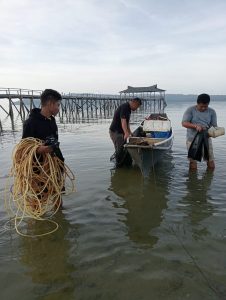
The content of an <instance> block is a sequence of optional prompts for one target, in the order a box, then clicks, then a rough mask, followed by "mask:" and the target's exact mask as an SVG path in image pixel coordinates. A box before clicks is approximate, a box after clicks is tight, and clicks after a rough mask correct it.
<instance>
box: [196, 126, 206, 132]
mask: <svg viewBox="0 0 226 300" xmlns="http://www.w3.org/2000/svg"><path fill="white" fill-rule="evenodd" d="M195 129H196V130H197V131H198V132H201V131H203V130H204V128H203V127H202V126H201V125H195Z"/></svg>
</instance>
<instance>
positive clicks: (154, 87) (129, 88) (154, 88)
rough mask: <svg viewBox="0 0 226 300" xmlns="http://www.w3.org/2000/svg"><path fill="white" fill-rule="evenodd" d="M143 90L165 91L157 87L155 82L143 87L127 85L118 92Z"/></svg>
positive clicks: (141, 91)
mask: <svg viewBox="0 0 226 300" xmlns="http://www.w3.org/2000/svg"><path fill="white" fill-rule="evenodd" d="M143 92H165V90H162V89H159V88H158V87H157V84H155V85H151V86H145V87H133V86H128V88H127V89H126V90H123V91H121V92H120V93H143Z"/></svg>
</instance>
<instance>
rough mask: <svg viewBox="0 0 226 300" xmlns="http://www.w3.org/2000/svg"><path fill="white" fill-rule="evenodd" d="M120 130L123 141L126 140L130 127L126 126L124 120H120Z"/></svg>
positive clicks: (129, 133)
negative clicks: (121, 130) (122, 134)
mask: <svg viewBox="0 0 226 300" xmlns="http://www.w3.org/2000/svg"><path fill="white" fill-rule="evenodd" d="M121 124H122V129H123V132H124V140H126V139H127V138H128V137H129V136H130V135H131V131H130V127H129V126H128V125H127V122H126V119H121Z"/></svg>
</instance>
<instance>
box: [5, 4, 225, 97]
mask: <svg viewBox="0 0 226 300" xmlns="http://www.w3.org/2000/svg"><path fill="white" fill-rule="evenodd" d="M0 9H1V18H0V40H1V44H0V64H1V69H0V85H5V86H13V85H14V86H19V85H21V87H26V88H28V87H29V86H31V87H32V88H36V86H35V85H36V84H37V88H41V86H42V85H43V86H45V85H46V84H48V85H49V86H51V85H53V86H55V85H58V86H59V87H60V88H61V89H62V90H63V89H64V88H65V89H66V90H70V89H71V90H74V87H76V88H78V89H79V90H80V91H81V89H83V88H84V91H85V92H86V91H87V90H88V89H90V88H93V89H94V90H98V91H99V90H101V89H103V90H104V91H105V92H107V91H108V90H109V92H113V91H114V90H115V91H118V90H120V89H123V88H124V85H127V84H128V85H145V84H147V85H150V84H153V83H158V82H159V83H161V82H163V83H164V84H165V83H166V85H167V88H170V89H173V92H175V91H179V90H180V89H181V92H182V91H183V90H184V92H186V90H187V89H188V88H189V91H188V92H192V89H198V88H199V84H201V82H204V80H203V78H205V82H206V85H207V86H209V87H210V86H212V85H213V84H215V85H216V86H217V87H218V88H219V89H221V92H222V91H223V90H224V89H225V87H224V82H223V78H224V71H223V69H224V68H225V64H226V58H225V55H224V53H225V47H226V42H225V35H226V21H225V17H224V11H225V9H226V4H225V2H224V1H220V0H216V1H215V2H214V3H213V2H212V1H210V0H206V1H204V0H201V1H198V2H197V1H195V0H191V1H187V0H183V1H182V0H181V1H179V0H177V1H176V0H173V1H170V2H166V1H157V0H141V1H139V2H137V1H135V0H115V1H107V0H106V1H103V0H86V1H84V0H76V1H72V0H66V1H59V0H54V1H53V0H46V1H44V0H40V1H35V0H21V1H17V0H8V1H6V0H2V1H1V2H0ZM194 66H195V67H194ZM203 70H205V72H206V74H207V73H208V74H209V75H208V76H206V75H205V74H204V71H203ZM207 70H208V71H209V72H207ZM210 71H211V72H210ZM204 75H205V76H204ZM190 77H191V78H190ZM65 78H67V80H64V79H65ZM172 78H173V79H174V80H175V82H174V81H173V80H172ZM192 78H196V81H195V82H194V83H193V86H192V85H188V84H187V82H190V81H191V79H192ZM88 79H89V80H90V81H91V82H89V80H88ZM107 80H109V82H106V81H107ZM167 80H168V81H167ZM142 82H143V83H142ZM167 82H169V83H170V84H167ZM180 82H181V84H180ZM22 85H23V86H22ZM86 86H87V88H86V89H85V87H86ZM70 87H71V88H70ZM163 88H164V86H163ZM81 92H82V91H81ZM225 92H226V91H225ZM216 93H217V92H216Z"/></svg>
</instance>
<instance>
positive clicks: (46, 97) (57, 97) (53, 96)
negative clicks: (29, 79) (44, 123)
mask: <svg viewBox="0 0 226 300" xmlns="http://www.w3.org/2000/svg"><path fill="white" fill-rule="evenodd" d="M61 100H62V96H61V94H60V93H58V92H57V91H55V90H51V89H46V90H44V91H43V92H42V94H41V104H42V105H46V103H47V102H48V101H53V102H57V101H61Z"/></svg>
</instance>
